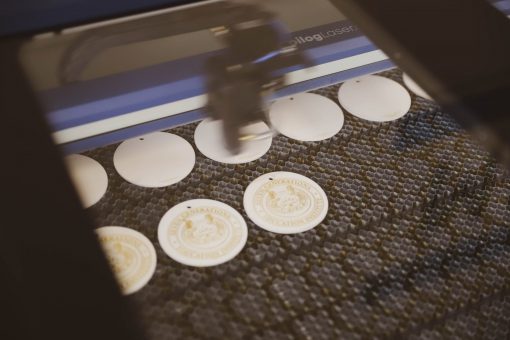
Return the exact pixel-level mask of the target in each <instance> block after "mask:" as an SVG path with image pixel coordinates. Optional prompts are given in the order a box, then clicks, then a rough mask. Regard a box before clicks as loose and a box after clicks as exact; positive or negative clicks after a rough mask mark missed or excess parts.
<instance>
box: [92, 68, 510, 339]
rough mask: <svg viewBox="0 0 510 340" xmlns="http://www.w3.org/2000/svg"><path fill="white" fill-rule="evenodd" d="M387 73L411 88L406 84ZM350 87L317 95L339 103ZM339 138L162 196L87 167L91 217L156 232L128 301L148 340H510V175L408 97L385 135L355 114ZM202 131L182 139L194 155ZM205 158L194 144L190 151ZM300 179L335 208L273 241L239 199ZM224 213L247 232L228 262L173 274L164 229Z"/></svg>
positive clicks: (291, 149) (202, 163)
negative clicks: (279, 177) (142, 281)
mask: <svg viewBox="0 0 510 340" xmlns="http://www.w3.org/2000/svg"><path fill="white" fill-rule="evenodd" d="M381 75H383V76H386V77H389V78H391V79H394V80H396V81H398V82H400V83H402V73H401V72H400V71H399V70H391V71H388V72H384V73H382V74H381ZM338 86H339V85H335V86H331V87H328V88H324V89H320V90H317V91H314V92H315V93H318V94H321V95H324V96H327V97H329V98H331V99H333V100H334V101H336V102H337V98H336V94H337V90H338ZM345 118H346V120H345V125H344V128H343V129H342V130H341V131H340V133H339V134H337V135H336V136H335V137H333V138H331V139H329V140H326V141H323V142H312V143H304V142H298V141H294V140H290V139H288V138H286V137H284V136H278V137H276V138H274V142H273V146H272V147H271V150H270V151H269V153H267V154H266V155H265V156H264V157H262V158H261V159H259V160H257V161H255V162H252V163H248V164H240V165H225V164H220V163H216V162H214V161H211V160H209V159H207V158H205V157H204V156H203V155H202V154H201V153H200V152H199V151H198V150H196V153H197V163H196V166H195V169H194V170H193V172H192V173H191V174H190V176H188V177H187V178H186V179H185V180H183V181H182V182H180V183H178V184H176V185H173V186H170V187H167V188H160V189H146V188H140V187H137V186H135V185H132V184H130V183H127V182H126V181H124V180H123V179H121V177H120V176H119V175H118V174H117V173H116V172H115V170H114V166H113V162H112V159H113V153H114V151H115V147H116V146H109V147H105V148H101V149H97V150H94V151H91V152H89V153H87V155H89V156H91V157H93V158H94V159H96V160H98V161H100V162H101V164H102V165H103V166H105V168H106V170H107V173H108V177H109V180H110V182H109V183H110V185H109V189H108V192H107V193H106V195H105V197H104V198H103V199H102V200H101V201H100V202H99V203H98V204H97V205H96V206H94V207H93V208H92V209H90V212H91V213H92V216H93V217H94V218H95V221H96V224H97V226H98V227H99V226H105V225H119V226H126V227H130V228H133V229H136V230H138V231H140V232H142V233H143V234H145V235H146V236H147V237H148V238H149V239H150V240H151V241H152V242H153V243H154V244H155V246H156V249H157V253H158V265H157V269H156V273H155V275H154V277H153V279H152V280H151V282H149V284H148V285H147V286H146V287H145V288H143V289H142V290H141V291H139V292H138V293H136V294H134V295H132V296H130V297H127V299H129V300H130V302H131V303H132V304H133V305H134V306H135V307H136V310H137V312H138V315H139V321H140V323H141V325H142V326H143V327H145V329H146V331H147V335H148V337H149V338H151V339H241V338H243V339H250V338H251V339H339V338H341V339H366V338H412V339H442V338H452V339H505V338H508V337H510V334H509V333H510V319H509V318H510V290H509V289H510V236H509V235H510V176H509V174H508V173H507V172H506V171H505V169H504V167H502V166H501V165H499V164H498V163H497V162H496V161H495V160H494V159H493V158H492V157H491V156H490V155H489V154H488V153H487V152H486V151H484V149H483V148H482V147H481V146H480V145H479V144H478V143H477V142H476V141H474V140H473V139H472V137H471V136H470V135H469V134H468V133H467V132H466V131H464V130H463V129H462V128H461V127H460V126H459V125H458V124H457V123H456V122H455V121H454V120H453V119H452V118H451V117H450V116H449V115H447V114H446V113H444V112H442V111H441V109H440V108H439V107H438V106H436V105H435V104H433V103H431V102H429V101H426V100H424V99H422V98H419V97H416V96H413V105H412V108H411V111H410V113H409V114H407V115H406V116H405V117H403V118H401V119H399V120H397V121H394V122H388V123H372V122H368V121H362V120H360V119H358V118H355V117H353V116H351V115H349V114H346V117H345ZM195 127H196V124H190V125H186V126H182V127H178V128H174V129H172V130H171V132H172V133H175V134H177V135H179V136H181V137H183V138H185V139H186V140H188V141H189V142H190V143H192V144H193V132H194V129H195ZM193 145H194V144H193ZM272 171H292V172H297V173H300V174H303V175H305V176H307V177H309V178H311V179H312V180H314V181H316V182H317V183H318V184H319V185H321V187H322V188H323V189H324V190H325V191H326V193H327V195H328V198H329V201H330V207H329V212H328V216H327V217H326V219H325V220H324V221H323V222H322V223H321V224H320V225H319V226H318V227H316V228H315V229H312V230H311V231H308V232H306V233H302V234H297V235H277V234H272V233H269V232H267V231H264V230H262V229H260V228H258V227H257V226H255V225H254V224H253V223H252V222H251V221H250V220H249V218H248V217H247V216H246V214H245V212H244V209H243V206H242V201H243V193H244V189H245V188H246V187H247V186H248V184H249V183H251V181H253V180H254V179H255V178H257V177H258V176H260V175H262V174H264V173H268V172H272ZM195 198H209V199H215V200H219V201H222V202H225V203H227V204H229V205H231V206H232V207H233V208H235V209H236V210H238V211H239V212H241V213H242V214H243V217H244V218H245V219H246V221H247V223H248V228H249V236H248V243H247V245H246V247H245V249H244V250H243V251H242V252H241V253H240V254H239V255H238V256H237V257H236V258H235V259H233V260H232V261H230V262H228V263H226V264H223V265H220V266H216V267H211V268H193V267H187V266H183V265H180V264H179V263H176V262H174V261H172V260H171V259H170V258H168V256H166V255H165V253H164V252H163V251H162V249H161V247H160V246H159V244H158V242H157V226H158V223H159V220H160V219H161V217H162V216H163V214H164V213H165V212H166V211H167V210H168V209H169V208H171V207H172V206H174V205H176V204H178V203H180V202H182V201H185V200H189V199H195Z"/></svg>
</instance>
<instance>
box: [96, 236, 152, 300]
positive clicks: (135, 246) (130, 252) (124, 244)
mask: <svg viewBox="0 0 510 340" xmlns="http://www.w3.org/2000/svg"><path fill="white" fill-rule="evenodd" d="M96 233H97V235H98V238H99V242H100V243H101V246H102V248H103V250H104V252H105V254H106V258H107V259H108V262H109V263H110V266H111V268H112V270H113V272H114V274H115V277H116V278H117V280H118V282H119V285H120V287H121V290H122V292H123V293H124V294H131V293H134V292H136V291H137V290H139V289H141V288H142V287H143V286H145V284H146V283H147V282H149V280H150V279H151V277H152V275H153V274H154V271H155V270H156V262H157V261H156V250H155V249H154V246H153V245H152V243H151V242H150V241H149V239H148V238H147V237H145V236H144V235H143V234H141V233H139V232H137V231H135V230H132V229H128V228H124V227H103V228H99V229H97V230H96Z"/></svg>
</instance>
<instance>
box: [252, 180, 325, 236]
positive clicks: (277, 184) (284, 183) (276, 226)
mask: <svg viewBox="0 0 510 340" xmlns="http://www.w3.org/2000/svg"><path fill="white" fill-rule="evenodd" d="M244 209H245V210H246V213H247V214H248V217H250V219H251V220H252V221H253V222H254V223H255V224H256V225H258V226H259V227H261V228H263V229H266V230H268V231H272V232H275V233H279V234H294V233H300V232H303V231H307V230H310V229H312V228H314V227H316V226H317V225H318V224H319V223H320V222H322V220H323V219H324V218H325V217H326V214H327V211H328V199H327V196H326V194H325V193H324V190H322V188H321V187H320V186H319V185H318V184H317V183H315V182H314V181H312V180H311V179H309V178H307V177H305V176H302V175H299V174H295V173H291V172H273V173H269V174H265V175H263V176H261V177H259V178H257V179H256V180H255V181H253V182H252V183H251V184H250V185H249V186H248V188H247V189H246V192H245V194H244Z"/></svg>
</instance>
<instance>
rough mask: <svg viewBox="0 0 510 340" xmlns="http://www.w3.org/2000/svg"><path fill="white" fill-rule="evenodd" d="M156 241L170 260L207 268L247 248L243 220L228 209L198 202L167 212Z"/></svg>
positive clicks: (218, 205)
mask: <svg viewBox="0 0 510 340" xmlns="http://www.w3.org/2000/svg"><path fill="white" fill-rule="evenodd" d="M158 238H159V243H160V244H161V247H162V248H163V250H164V251H165V253H166V254H167V255H168V256H170V257H171V258H172V259H174V260H176V261H178V262H180V263H183V264H186V265H190V266H196V267H206V266H213V265H218V264H221V263H224V262H226V261H228V260H230V259H232V258H233V257H235V256H236V255H237V254H238V253H239V252H240V251H241V250H242V248H243V247H244V245H245V244H246V240H247V238H248V228H247V226H246V222H245V221H244V219H243V217H242V216H241V215H240V214H239V213H238V212H237V211H236V210H234V209H233V208H231V207H230V206H228V205H226V204H224V203H221V202H218V201H213V200H207V199H197V200H191V201H187V202H183V203H181V204H178V205H176V206H175V207H173V208H172V209H170V210H169V211H168V212H167V213H166V214H165V215H164V216H163V218H162V219H161V222H160V223H159V228H158Z"/></svg>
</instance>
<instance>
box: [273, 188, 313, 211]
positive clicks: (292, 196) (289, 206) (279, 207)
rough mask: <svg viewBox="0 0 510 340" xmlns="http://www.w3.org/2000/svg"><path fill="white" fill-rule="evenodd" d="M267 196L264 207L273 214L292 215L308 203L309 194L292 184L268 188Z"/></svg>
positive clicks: (304, 208) (303, 208) (304, 207)
mask: <svg viewBox="0 0 510 340" xmlns="http://www.w3.org/2000/svg"><path fill="white" fill-rule="evenodd" d="M267 196H268V197H267V203H266V204H265V207H266V208H267V210H269V211H270V212H271V213H273V214H280V215H288V214H292V215H293V214H296V213H300V212H303V210H306V208H307V207H308V206H309V205H310V197H309V194H307V193H306V192H304V191H303V190H302V189H300V188H297V187H296V186H294V185H292V184H289V185H284V186H282V187H279V188H278V187H277V188H274V189H272V190H269V192H268V195H267Z"/></svg>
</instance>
